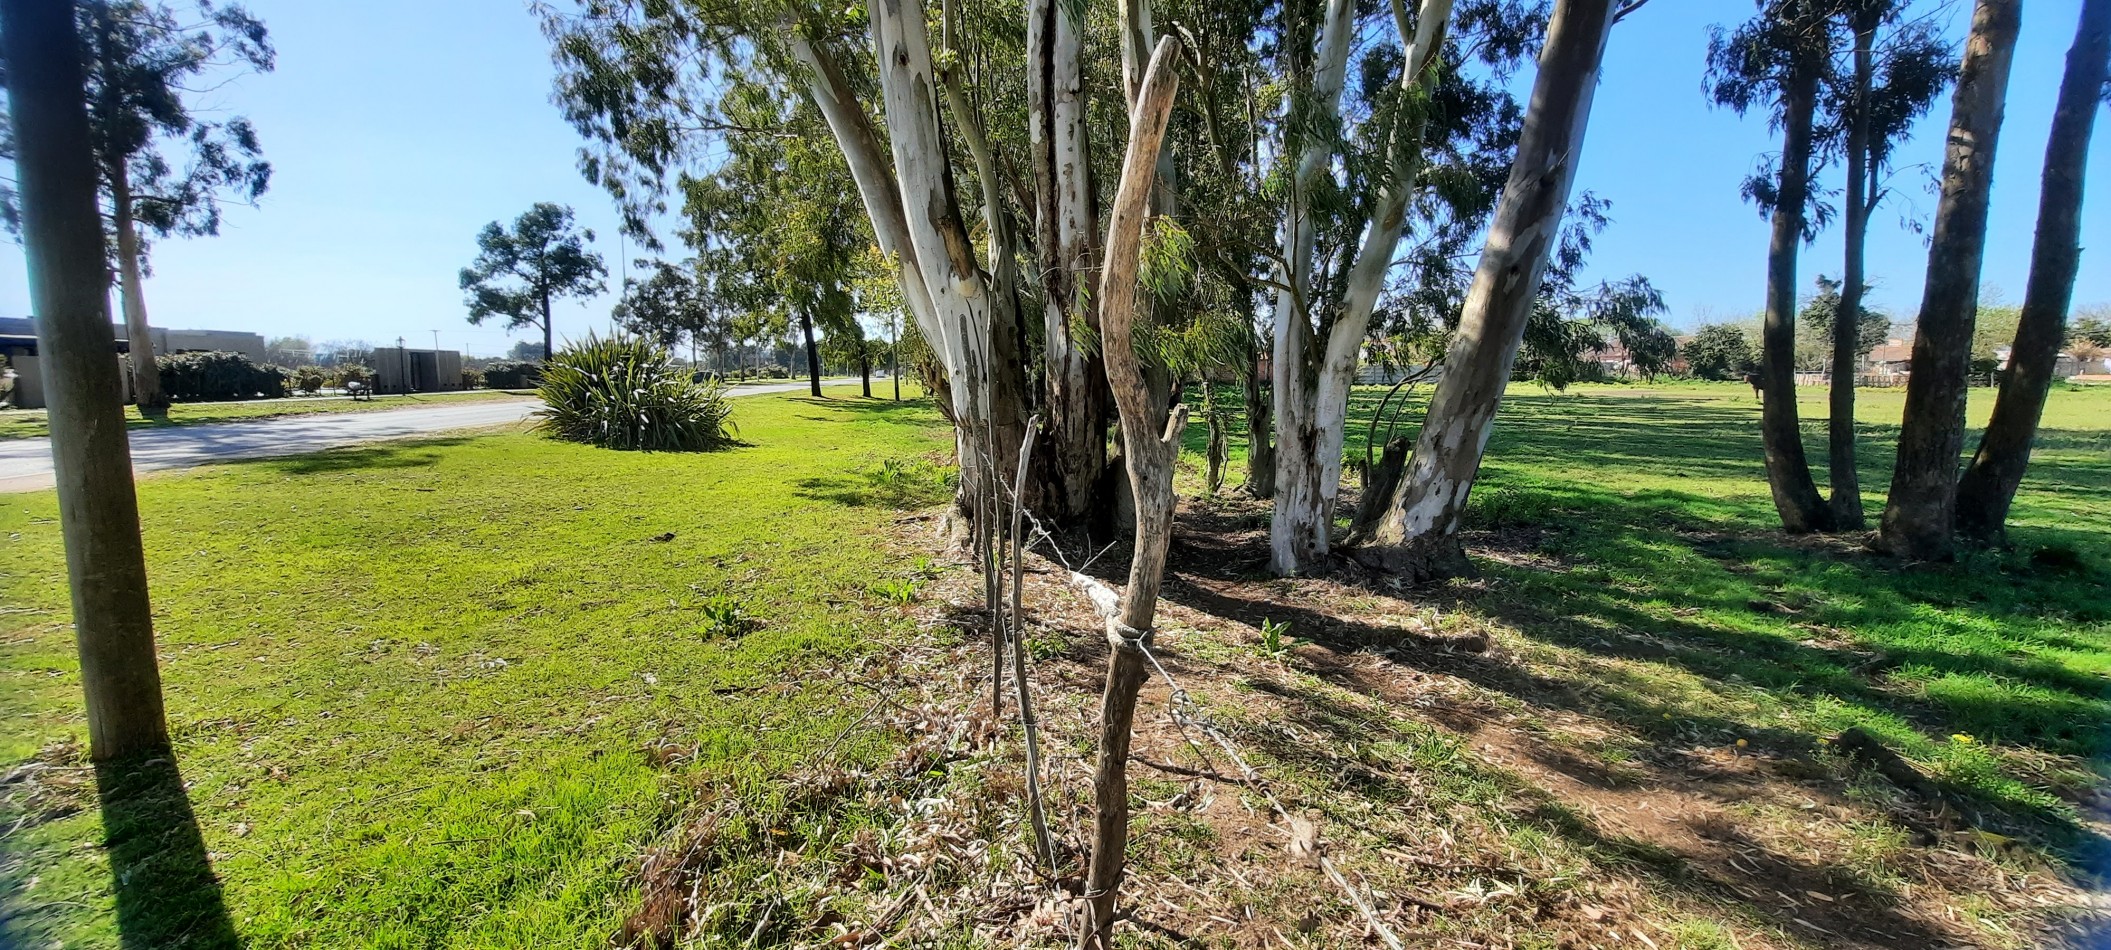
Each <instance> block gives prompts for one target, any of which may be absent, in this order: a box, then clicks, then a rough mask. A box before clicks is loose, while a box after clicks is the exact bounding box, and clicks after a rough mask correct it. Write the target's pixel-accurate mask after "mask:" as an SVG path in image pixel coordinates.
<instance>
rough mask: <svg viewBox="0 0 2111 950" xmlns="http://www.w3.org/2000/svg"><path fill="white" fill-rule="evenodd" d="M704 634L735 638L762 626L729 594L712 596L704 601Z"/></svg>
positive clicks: (758, 620) (760, 622) (744, 606)
mask: <svg viewBox="0 0 2111 950" xmlns="http://www.w3.org/2000/svg"><path fill="white" fill-rule="evenodd" d="M703 612H704V632H706V633H709V634H711V635H712V636H721V637H737V636H740V635H741V634H743V633H746V632H748V631H749V630H753V629H755V628H756V627H759V626H762V621H761V620H760V619H758V618H757V617H756V616H755V615H754V614H751V613H749V612H748V608H747V606H746V605H744V604H742V603H741V602H740V600H739V598H736V597H734V596H733V595H731V594H713V595H711V597H710V598H708V599H706V600H705V601H704V605H703Z"/></svg>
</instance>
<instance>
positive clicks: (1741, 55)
mask: <svg viewBox="0 0 2111 950" xmlns="http://www.w3.org/2000/svg"><path fill="white" fill-rule="evenodd" d="M1833 2H1834V0H1760V5H1759V14H1758V15H1757V16H1755V17H1753V18H1752V19H1751V20H1749V21H1746V22H1745V23H1744V24H1743V25H1741V26H1739V27H1737V28H1736V29H1735V30H1726V29H1723V28H1721V27H1717V28H1716V29H1715V31H1714V34H1713V35H1712V36H1711V37H1710V38H1709V41H1708V93H1709V96H1710V98H1711V100H1712V101H1713V102H1714V103H1715V104H1717V105H1721V106H1726V107H1728V108H1730V109H1732V110H1734V111H1736V112H1737V113H1738V114H1740V115H1742V114H1744V113H1746V112H1749V111H1751V110H1753V109H1755V108H1765V109H1766V110H1767V114H1768V116H1769V118H1770V120H1771V121H1772V123H1773V124H1774V125H1775V126H1776V127H1778V128H1779V129H1780V130H1781V154H1780V156H1779V158H1778V159H1777V160H1775V161H1774V162H1773V167H1772V168H1771V169H1768V168H1762V169H1761V170H1760V171H1759V172H1757V173H1755V174H1754V175H1753V176H1752V177H1751V178H1750V179H1747V180H1746V182H1745V186H1744V191H1745V196H1746V197H1747V198H1750V199H1752V200H1753V202H1754V203H1756V204H1757V205H1758V206H1759V208H1760V211H1761V213H1763V214H1767V215H1770V216H1771V217H1772V219H1773V236H1772V239H1771V240H1770V242H1769V243H1768V245H1767V281H1766V316H1765V318H1764V320H1763V323H1762V325H1761V329H1760V345H1759V388H1760V390H1761V392H1762V406H1761V409H1760V427H1759V431H1760V442H1761V448H1762V451H1763V452H1764V455H1765V459H1766V476H1767V487H1768V488H1769V490H1770V491H1771V492H1772V494H1773V497H1774V509H1775V511H1776V512H1777V513H1779V515H1780V517H1781V524H1782V527H1784V528H1786V529H1787V530H1789V531H1791V532H1804V531H1824V530H1828V529H1830V528H1831V527H1832V526H1833V517H1832V509H1831V508H1829V507H1828V506H1827V505H1826V503H1825V499H1824V498H1823V496H1821V495H1819V494H1818V485H1817V483H1816V482H1815V481H1814V480H1812V478H1811V473H1810V463H1809V461H1808V459H1807V458H1806V456H1805V454H1804V449H1803V435H1802V431H1801V428H1800V426H1799V425H1798V423H1797V419H1796V292H1797V288H1798V285H1797V283H1796V258H1797V251H1798V249H1799V247H1800V245H1801V244H1802V242H1803V241H1805V240H1808V239H1810V238H1812V237H1813V236H1815V235H1816V233H1817V225H1818V222H1816V221H1814V220H1813V215H1812V214H1811V213H1810V212H1811V204H1812V189H1811V187H1810V183H1811V163H1812V154H1813V152H1814V148H1815V143H1816V130H1817V116H1818V99H1819V93H1820V91H1821V88H1822V86H1823V83H1824V81H1825V78H1826V74H1827V72H1828V68H1829V66H1830V64H1831V61H1832V55H1833V44H1834V42H1835V39H1836V38H1835V36H1834V30H1833V22H1832V14H1833V10H1832V6H1831V4H1832V3H1833ZM1820 217H1822V216H1820Z"/></svg>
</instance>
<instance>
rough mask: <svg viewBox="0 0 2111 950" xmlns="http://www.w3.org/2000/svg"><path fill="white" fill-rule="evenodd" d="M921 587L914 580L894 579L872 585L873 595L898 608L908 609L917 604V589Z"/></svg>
mask: <svg viewBox="0 0 2111 950" xmlns="http://www.w3.org/2000/svg"><path fill="white" fill-rule="evenodd" d="M919 586H921V585H919V584H918V583H917V582H916V581H914V580H906V579H902V578H893V579H890V580H884V581H880V582H879V583H877V584H874V585H872V593H873V594H874V595H875V596H877V597H879V598H880V599H881V600H884V601H886V602H887V603H890V604H894V605H895V606H898V607H906V606H908V605H910V604H913V603H916V594H917V588H918V587H919Z"/></svg>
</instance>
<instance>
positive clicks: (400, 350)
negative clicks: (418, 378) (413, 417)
mask: <svg viewBox="0 0 2111 950" xmlns="http://www.w3.org/2000/svg"><path fill="white" fill-rule="evenodd" d="M396 356H397V358H398V359H399V361H400V362H401V363H402V365H403V392H404V394H406V395H408V394H409V393H410V390H411V386H410V348H409V346H408V345H406V344H405V343H404V342H403V338H402V337H400V336H399V337H397V338H396Z"/></svg>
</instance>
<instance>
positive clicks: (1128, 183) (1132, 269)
mask: <svg viewBox="0 0 2111 950" xmlns="http://www.w3.org/2000/svg"><path fill="white" fill-rule="evenodd" d="M1179 45H1180V44H1179V41H1178V40H1176V39H1175V38H1173V37H1171V36H1167V37H1164V38H1163V39H1160V40H1159V41H1158V45H1157V48H1156V49H1154V50H1153V51H1152V53H1151V60H1150V66H1149V68H1148V69H1147V70H1146V71H1145V73H1144V78H1143V85H1142V88H1141V90H1140V91H1139V92H1138V94H1137V96H1136V99H1135V105H1134V107H1133V108H1132V109H1131V111H1130V116H1129V147H1128V153H1127V154H1126V155H1125V156H1124V157H1123V159H1122V174H1121V182H1120V187H1119V188H1118V189H1117V190H1116V192H1115V199H1114V208H1113V213H1112V214H1111V215H1110V216H1109V218H1108V222H1107V245H1106V246H1107V251H1106V257H1105V264H1104V266H1103V267H1102V268H1101V271H1100V290H1099V298H1100V334H1101V339H1102V341H1103V344H1102V346H1101V350H1102V352H1104V353H1105V354H1106V360H1107V380H1108V382H1109V383H1110V384H1111V386H1112V388H1113V391H1114V403H1115V406H1116V408H1117V409H1119V410H1120V413H1121V432H1122V458H1123V461H1124V463H1125V464H1126V465H1127V466H1128V471H1129V490H1130V492H1131V493H1132V494H1133V496H1134V498H1135V501H1136V542H1135V546H1134V552H1133V553H1132V555H1131V557H1130V560H1129V582H1128V586H1127V587H1126V588H1125V589H1124V591H1123V593H1122V598H1121V604H1120V608H1119V610H1118V611H1115V612H1112V613H1111V615H1108V616H1107V617H1106V621H1107V642H1108V644H1109V645H1110V646H1111V647H1112V649H1111V650H1110V651H1109V656H1108V661H1107V684H1106V689H1105V692H1104V693H1103V694H1102V695H1101V699H1100V743H1099V761H1098V764H1097V766H1096V768H1095V769H1094V772H1093V781H1092V788H1093V801H1094V816H1093V832H1092V861H1091V865H1090V868H1089V870H1088V871H1087V873H1086V877H1085V902H1086V914H1087V917H1086V921H1085V928H1084V932H1083V934H1082V935H1081V936H1080V939H1079V946H1080V947H1086V948H1092V947H1099V948H1105V947H1109V946H1111V945H1112V943H1111V933H1112V930H1113V926H1114V899H1115V896H1116V892H1117V891H1118V890H1119V889H1120V887H1121V880H1122V871H1123V855H1124V852H1125V851H1126V850H1127V848H1128V842H1129V776H1128V763H1129V738H1130V729H1131V725H1132V723H1133V722H1134V720H1135V717H1136V692H1137V690H1138V689H1139V688H1140V687H1142V685H1143V680H1144V676H1145V668H1144V656H1143V650H1144V648H1145V647H1146V646H1147V645H1148V644H1149V642H1150V636H1151V625H1152V616H1153V614H1154V613H1155V612H1156V610H1157V607H1158V588H1159V584H1160V582H1161V580H1162V579H1163V576H1164V572H1165V557H1166V550H1167V548H1168V546H1169V545H1170V543H1171V541H1172V533H1173V507H1174V502H1175V500H1176V499H1175V497H1174V495H1173V462H1174V460H1175V459H1177V458H1178V457H1179V455H1180V436H1181V432H1182V430H1184V429H1185V428H1186V427H1187V410H1186V408H1185V407H1182V406H1174V407H1170V411H1168V409H1169V407H1168V406H1167V402H1168V401H1169V395H1170V394H1169V392H1167V391H1166V390H1167V389H1168V388H1169V387H1162V386H1161V387H1154V386H1153V385H1152V384H1151V381H1150V380H1149V379H1148V378H1147V376H1146V374H1145V371H1144V367H1143V365H1142V363H1141V361H1139V360H1138V359H1137V356H1136V350H1135V338H1134V332H1135V326H1136V309H1137V308H1136V296H1137V286H1136V285H1137V270H1138V265H1139V258H1140V256H1141V254H1142V250H1143V235H1144V228H1145V227H1146V226H1147V225H1148V223H1149V211H1150V199H1151V188H1152V185H1153V183H1154V179H1155V177H1156V170H1157V165H1158V151H1159V146H1160V144H1161V143H1162V142H1163V141H1164V138H1165V130H1166V123H1167V121H1168V119H1169V118H1170V116H1171V114H1172V110H1173V95H1174V93H1175V92H1177V91H1178V90H1179V88H1180V77H1179V75H1178V74H1177V73H1176V72H1175V65H1174V60H1175V58H1176V56H1177V53H1178V50H1179Z"/></svg>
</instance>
